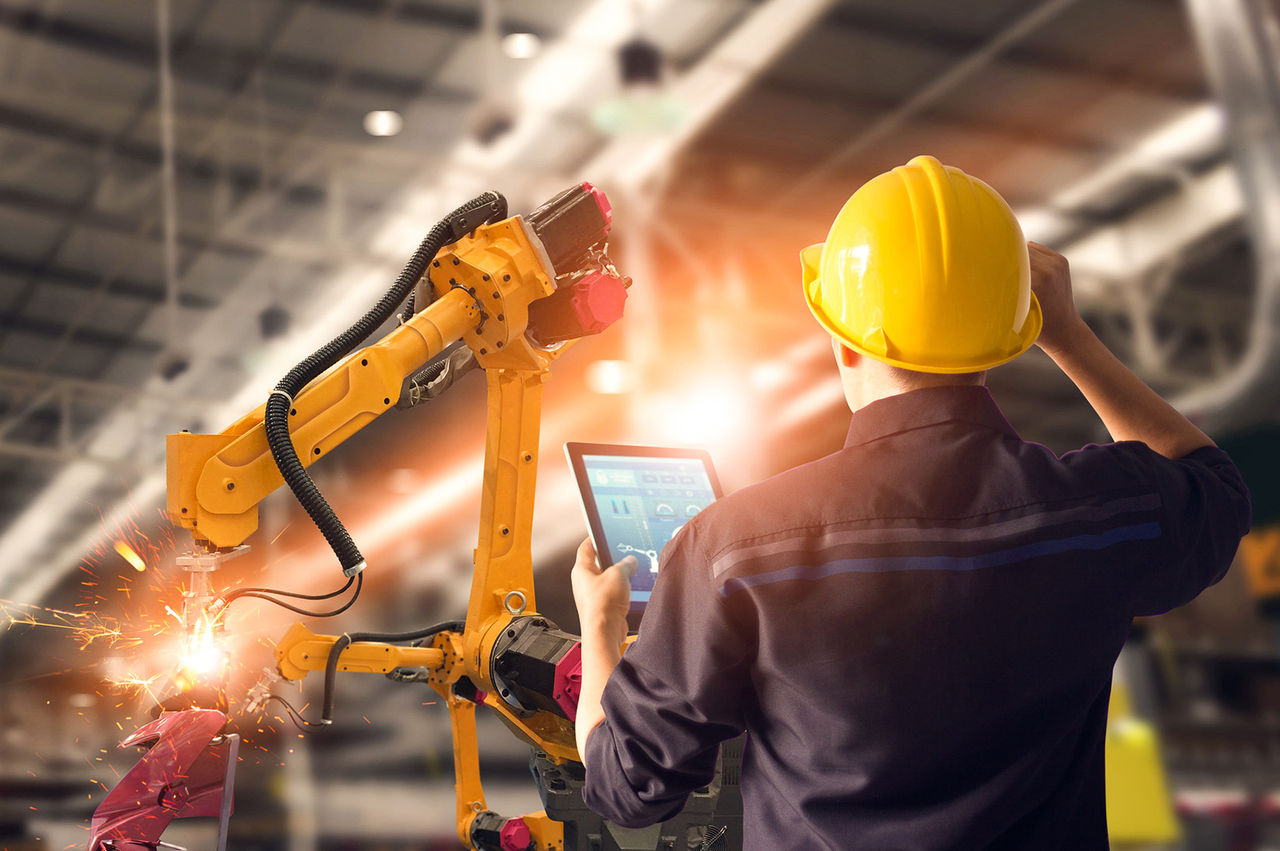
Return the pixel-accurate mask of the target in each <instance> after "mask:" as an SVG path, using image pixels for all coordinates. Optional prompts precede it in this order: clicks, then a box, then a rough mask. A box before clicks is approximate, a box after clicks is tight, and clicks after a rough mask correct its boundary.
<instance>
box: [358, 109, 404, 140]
mask: <svg viewBox="0 0 1280 851" xmlns="http://www.w3.org/2000/svg"><path fill="white" fill-rule="evenodd" d="M402 129H404V118H403V117H402V116H401V115H400V113H398V112H396V111H395V110H394V109H375V110H373V111H372V112H370V113H367V114H366V115H365V117H364V132H366V133H368V134H369V135H370V136H394V135H396V134H397V133H399V132H400V131H401V130H402Z"/></svg>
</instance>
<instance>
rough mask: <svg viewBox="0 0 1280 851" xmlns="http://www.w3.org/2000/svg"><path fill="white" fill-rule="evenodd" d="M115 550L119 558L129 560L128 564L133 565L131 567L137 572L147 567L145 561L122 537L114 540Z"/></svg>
mask: <svg viewBox="0 0 1280 851" xmlns="http://www.w3.org/2000/svg"><path fill="white" fill-rule="evenodd" d="M115 551H116V553H118V554H119V556H120V558H122V559H124V560H125V561H127V562H129V564H130V565H132V566H133V569H134V570H136V571H138V572H139V573H142V572H143V571H145V570H146V569H147V563H146V562H145V561H143V560H142V556H140V555H138V552H137V550H135V549H134V548H133V547H131V546H129V542H128V541H125V540H124V539H121V540H119V541H116V544H115Z"/></svg>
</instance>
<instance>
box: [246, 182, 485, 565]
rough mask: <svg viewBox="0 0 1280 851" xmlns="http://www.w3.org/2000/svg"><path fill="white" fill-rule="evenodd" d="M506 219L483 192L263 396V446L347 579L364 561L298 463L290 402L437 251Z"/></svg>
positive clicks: (391, 305)
mask: <svg viewBox="0 0 1280 851" xmlns="http://www.w3.org/2000/svg"><path fill="white" fill-rule="evenodd" d="M506 215H507V201H506V199H505V198H503V197H502V195H500V194H499V193H497V192H486V193H484V194H483V195H480V196H478V197H476V198H473V199H472V200H470V201H468V202H467V203H466V204H463V205H462V206H461V207H458V208H457V209H456V210H454V211H453V212H451V213H450V214H449V215H448V216H446V217H445V218H444V219H443V220H441V221H440V222H438V223H437V224H436V225H435V227H433V228H431V230H430V231H429V232H428V233H427V236H426V238H424V239H423V240H422V243H421V244H420V245H419V246H418V249H417V250H416V251H415V252H414V253H413V256H412V257H411V258H410V259H409V262H408V264H406V265H405V267H404V270H403V271H401V272H400V275H399V276H398V277H397V278H396V281H395V283H394V284H393V285H392V287H391V289H390V290H388V291H387V292H386V294H384V295H383V296H382V298H381V299H380V300H379V301H378V303H377V304H375V305H374V306H373V307H372V308H371V309H370V310H369V312H368V313H366V314H365V315H364V316H362V317H361V318H360V319H359V320H357V321H356V322H355V323H354V324H353V325H352V326H351V327H350V328H348V329H347V330H345V331H343V332H342V333H341V334H339V335H338V336H337V337H335V338H333V339H332V340H330V341H329V342H328V343H327V344H325V345H324V346H322V347H321V348H320V349H318V350H316V351H315V352H313V353H312V354H311V355H310V356H308V357H307V358H305V359H304V360H303V361H302V362H301V363H299V364H297V365H296V366H294V368H293V369H291V370H289V373H288V374H287V375H285V377H284V378H282V379H281V380H280V383H279V384H277V385H276V386H275V389H274V390H272V391H271V394H270V395H269V396H268V397H267V405H266V410H265V413H264V415H263V426H264V428H265V430H266V435H267V443H268V444H269V445H270V447H271V456H272V458H274V459H275V462H276V467H277V468H278V469H279V470H280V475H281V477H282V478H283V479H284V481H285V484H287V485H288V486H289V489H290V490H291V491H293V495H294V496H295V497H296V498H297V500H298V502H299V503H301V504H302V507H303V508H305V509H306V511H307V514H308V515H309V516H310V517H311V520H312V522H314V523H315V524H316V527H317V528H319V530H320V532H321V534H323V535H324V538H325V540H326V541H327V542H328V543H329V546H330V548H332V549H333V552H334V555H336V556H337V557H338V562H339V563H340V564H341V565H342V571H343V573H344V574H346V575H347V576H354V575H355V574H356V573H359V572H360V571H361V570H363V569H364V556H363V555H361V553H360V549H359V548H358V547H357V546H356V544H355V541H353V540H352V539H351V535H350V533H348V532H347V530H346V527H345V526H343V525H342V521H340V520H339V519H338V516H337V515H336V514H335V513H334V511H333V509H332V508H331V507H330V506H329V503H328V501H326V500H325V498H324V496H323V495H322V494H321V493H320V490H319V488H317V487H316V485H315V482H313V481H312V480H311V476H309V475H308V474H307V471H306V469H305V468H304V467H303V466H302V462H301V461H299V460H298V453H297V451H296V450H295V448H294V446H293V439H292V437H291V436H290V434H289V416H290V412H291V411H292V410H293V399H294V397H296V396H297V395H298V394H299V393H301V392H302V390H303V389H304V388H305V387H306V386H307V385H308V384H310V383H311V382H312V381H313V380H314V379H315V378H316V377H317V376H319V375H320V374H321V373H323V372H324V371H325V370H327V369H328V368H329V367H331V366H333V365H334V364H335V363H337V362H338V361H339V360H340V359H341V358H343V357H344V356H346V355H347V354H349V353H351V352H352V351H353V350H354V349H355V348H356V346H358V345H360V343H362V342H363V341H364V340H365V338H367V337H368V336H369V335H370V334H372V333H373V332H374V331H375V330H377V328H378V327H379V326H380V325H382V323H383V322H385V321H387V319H389V318H391V316H392V315H393V314H394V313H395V310H396V308H397V307H398V306H399V305H400V304H402V303H403V302H404V300H405V298H406V296H408V294H409V293H410V292H411V291H412V290H413V287H414V286H415V285H416V284H417V282H418V280H419V279H420V278H421V277H422V275H423V274H424V273H425V272H426V270H427V266H428V264H430V262H431V260H432V258H434V257H435V255H436V254H437V253H438V252H439V251H440V249H441V248H443V247H444V246H445V245H447V244H448V243H449V242H452V241H456V240H457V239H458V238H459V237H461V236H462V235H463V234H465V233H467V232H468V231H469V230H474V229H475V228H476V227H477V226H478V225H480V224H483V223H485V222H489V221H496V220H498V219H501V218H505V217H506Z"/></svg>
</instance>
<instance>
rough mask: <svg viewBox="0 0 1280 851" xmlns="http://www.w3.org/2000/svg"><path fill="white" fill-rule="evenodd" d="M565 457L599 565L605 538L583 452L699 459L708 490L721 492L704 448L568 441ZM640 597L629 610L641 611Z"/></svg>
mask: <svg viewBox="0 0 1280 851" xmlns="http://www.w3.org/2000/svg"><path fill="white" fill-rule="evenodd" d="M564 453H565V457H566V458H568V460H569V469H570V470H572V471H573V477H574V480H575V481H576V482H577V485H578V504H579V505H581V506H582V513H583V516H584V517H585V518H586V521H587V528H588V529H589V530H590V534H591V543H592V544H594V545H595V548H596V561H597V563H598V564H600V567H601V568H606V567H609V566H610V565H607V564H603V563H602V557H603V558H608V557H609V555H608V554H609V542H608V541H607V540H606V539H605V536H604V526H603V524H602V523H601V522H600V514H599V512H598V511H597V509H596V501H595V498H594V496H592V497H591V498H588V495H589V494H591V493H592V485H591V481H590V479H589V478H588V476H587V465H586V462H585V461H583V456H584V455H614V456H617V457H622V458H679V459H683V460H687V461H698V462H701V464H702V468H703V469H704V470H705V471H706V473H707V481H709V482H710V483H711V493H712V494H714V496H715V498H716V499H720V498H721V497H723V496H724V491H723V490H722V489H721V487H720V478H719V477H718V476H717V475H716V468H715V465H714V464H713V463H712V461H711V453H710V452H709V451H707V450H705V449H691V448H684V447H675V446H636V445H630V444H624V443H579V442H576V441H572V442H569V443H566V444H565V445H564ZM644 607H645V602H644V601H637V600H632V601H631V612H632V613H633V614H639V613H641V612H643V611H644Z"/></svg>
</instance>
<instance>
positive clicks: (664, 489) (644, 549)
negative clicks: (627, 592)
mask: <svg viewBox="0 0 1280 851" xmlns="http://www.w3.org/2000/svg"><path fill="white" fill-rule="evenodd" d="M582 462H583V467H584V469H585V471H586V474H587V480H588V481H589V482H590V483H591V494H592V497H593V498H594V500H595V507H596V512H597V515H598V516H599V518H600V526H601V531H602V532H603V534H604V540H605V542H606V544H605V545H606V546H607V547H608V550H609V553H608V556H605V555H604V554H603V553H602V554H601V558H600V561H601V563H603V564H605V565H606V566H607V565H609V564H614V563H616V562H618V561H620V560H622V559H623V558H624V557H626V556H629V555H634V556H635V557H636V560H637V561H638V562H639V564H638V565H637V567H636V575H635V576H634V577H632V579H631V602H632V604H633V605H634V604H641V605H643V604H644V603H645V602H646V601H648V599H649V596H650V594H652V592H653V581H654V579H656V578H657V575H658V554H659V553H661V552H662V548H663V547H664V546H666V544H667V542H668V541H670V540H671V538H672V536H674V535H675V534H676V532H678V531H679V530H680V527H681V526H683V525H684V524H685V523H687V522H688V521H689V518H690V517H692V516H693V515H695V514H697V513H698V512H699V511H701V510H702V509H703V508H706V507H707V506H708V505H710V504H711V503H712V502H713V501H715V492H714V491H713V489H712V486H711V481H710V479H709V478H708V476H707V471H706V468H705V467H704V466H703V465H702V462H700V461H698V460H697V459H695V458H652V457H628V456H625V455H586V454H584V455H583V456H582Z"/></svg>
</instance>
